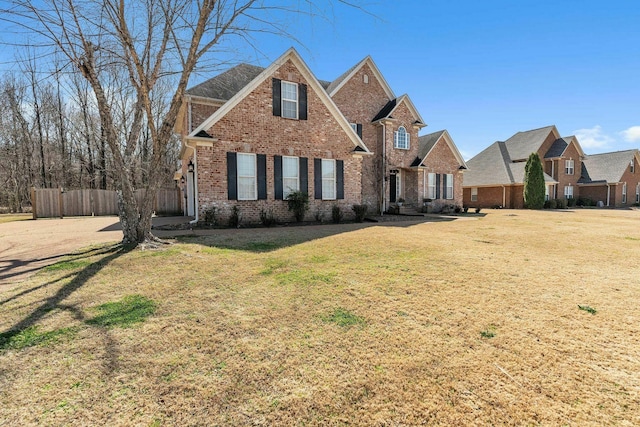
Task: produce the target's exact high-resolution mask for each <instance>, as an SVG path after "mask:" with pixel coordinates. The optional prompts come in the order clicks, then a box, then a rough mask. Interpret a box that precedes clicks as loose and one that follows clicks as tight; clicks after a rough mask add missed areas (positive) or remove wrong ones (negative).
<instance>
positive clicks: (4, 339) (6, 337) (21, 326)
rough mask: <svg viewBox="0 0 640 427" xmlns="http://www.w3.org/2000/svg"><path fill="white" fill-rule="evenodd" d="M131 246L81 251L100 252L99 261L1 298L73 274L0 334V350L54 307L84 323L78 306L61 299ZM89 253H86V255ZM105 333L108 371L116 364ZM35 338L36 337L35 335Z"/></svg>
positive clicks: (32, 330)
mask: <svg viewBox="0 0 640 427" xmlns="http://www.w3.org/2000/svg"><path fill="white" fill-rule="evenodd" d="M131 249H132V248H130V247H123V246H121V245H112V246H108V247H106V248H100V249H99V250H97V251H96V250H95V249H94V250H92V251H87V252H85V254H88V255H87V256H95V255H104V256H103V257H102V258H100V259H99V260H97V261H95V262H92V263H90V264H87V265H86V266H85V267H83V268H82V269H81V270H80V271H78V272H74V273H70V274H67V275H65V276H64V277H62V278H60V279H56V280H53V281H50V282H47V283H45V284H43V285H40V286H37V287H35V288H32V289H28V290H26V291H23V292H21V293H19V294H17V295H14V296H13V297H11V298H8V299H5V300H4V301H2V304H5V303H7V302H9V301H11V300H15V299H16V298H19V297H21V296H24V295H26V294H28V293H31V292H33V291H35V290H37V289H41V288H43V287H46V286H49V285H51V284H53V283H57V282H59V281H60V280H63V279H65V278H70V277H73V278H72V279H71V280H70V281H69V282H68V283H67V284H65V285H63V286H62V287H61V288H60V289H59V290H58V291H57V292H56V293H54V294H53V295H51V296H49V297H47V298H46V299H44V300H42V302H41V303H40V304H39V305H38V306H37V307H36V308H34V309H33V310H32V311H31V312H30V313H29V314H27V315H26V316H25V317H24V318H22V320H20V321H18V322H17V323H15V324H14V325H13V326H11V327H10V328H9V329H7V330H6V331H4V332H1V333H0V349H4V348H10V347H11V346H12V343H13V342H15V341H16V339H20V338H22V336H24V335H29V334H31V335H34V334H35V332H36V328H37V327H38V325H37V323H38V321H40V320H41V319H42V318H43V317H44V316H45V315H46V314H47V313H49V312H50V311H52V310H54V309H59V310H66V311H70V312H71V313H72V314H73V316H74V317H75V318H76V319H77V320H78V321H81V322H85V321H86V319H85V317H84V315H83V313H82V311H81V310H80V309H78V308H77V307H75V306H73V305H68V304H65V303H64V301H65V300H66V299H67V298H68V297H69V296H70V295H71V294H73V293H74V292H75V291H77V290H78V289H80V288H81V287H82V286H84V285H85V284H86V283H87V281H88V280H89V279H91V278H92V277H93V276H95V275H96V274H97V273H98V272H100V270H102V269H103V268H104V267H105V266H106V265H107V264H109V263H110V262H111V261H113V260H115V259H116V258H118V257H120V256H122V255H124V254H126V253H127V252H129V251H130V250H131ZM89 254H90V255H89ZM102 332H103V333H104V334H106V335H107V336H105V342H106V355H107V356H106V359H107V361H106V369H107V370H108V371H112V370H113V369H115V367H116V366H117V358H118V355H117V349H116V348H115V343H114V342H113V340H112V339H111V338H110V337H109V336H108V332H107V331H102ZM36 338H37V337H36Z"/></svg>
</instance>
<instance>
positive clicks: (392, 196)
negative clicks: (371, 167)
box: [389, 173, 396, 203]
mask: <svg viewBox="0 0 640 427" xmlns="http://www.w3.org/2000/svg"><path fill="white" fill-rule="evenodd" d="M389 202H390V203H395V202H396V174H395V173H392V174H391V175H389Z"/></svg>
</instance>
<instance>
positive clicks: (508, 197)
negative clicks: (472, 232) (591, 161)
mask: <svg viewBox="0 0 640 427" xmlns="http://www.w3.org/2000/svg"><path fill="white" fill-rule="evenodd" d="M531 153H537V154H538V155H539V156H540V160H541V162H542V167H543V171H544V179H545V183H546V198H547V199H556V198H565V199H569V198H577V197H578V181H579V180H580V176H581V173H582V161H583V160H584V159H585V154H584V151H583V150H582V147H581V146H580V143H579V142H578V140H577V138H576V137H575V136H569V137H561V136H560V133H559V132H558V129H557V128H556V127H555V126H547V127H543V128H540V129H534V130H530V131H525V132H518V133H516V134H515V135H513V136H512V137H511V138H509V139H507V140H506V141H504V142H503V141H497V142H495V143H493V144H491V145H490V146H489V147H487V148H486V149H485V150H483V151H482V152H480V153H479V154H478V155H476V156H475V157H474V158H472V159H471V160H469V161H468V162H467V164H468V165H469V171H468V172H467V173H466V174H465V175H464V182H463V186H462V187H463V200H464V205H465V206H470V207H496V206H500V207H504V208H511V209H521V208H523V207H524V196H523V190H524V168H525V165H526V162H527V159H528V158H529V155H530V154H531Z"/></svg>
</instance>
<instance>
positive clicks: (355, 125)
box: [349, 123, 358, 133]
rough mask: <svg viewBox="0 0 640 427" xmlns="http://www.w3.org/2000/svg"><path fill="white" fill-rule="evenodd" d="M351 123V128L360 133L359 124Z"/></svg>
mask: <svg viewBox="0 0 640 427" xmlns="http://www.w3.org/2000/svg"><path fill="white" fill-rule="evenodd" d="M349 124H350V125H351V129H353V131H354V132H355V133H358V124H357V123H349Z"/></svg>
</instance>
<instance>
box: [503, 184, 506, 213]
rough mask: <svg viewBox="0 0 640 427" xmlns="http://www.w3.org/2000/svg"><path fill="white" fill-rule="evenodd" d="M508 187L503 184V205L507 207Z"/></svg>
mask: <svg viewBox="0 0 640 427" xmlns="http://www.w3.org/2000/svg"><path fill="white" fill-rule="evenodd" d="M506 205H507V188H506V187H505V186H504V185H503V186H502V207H503V208H506V207H507V206H506Z"/></svg>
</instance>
